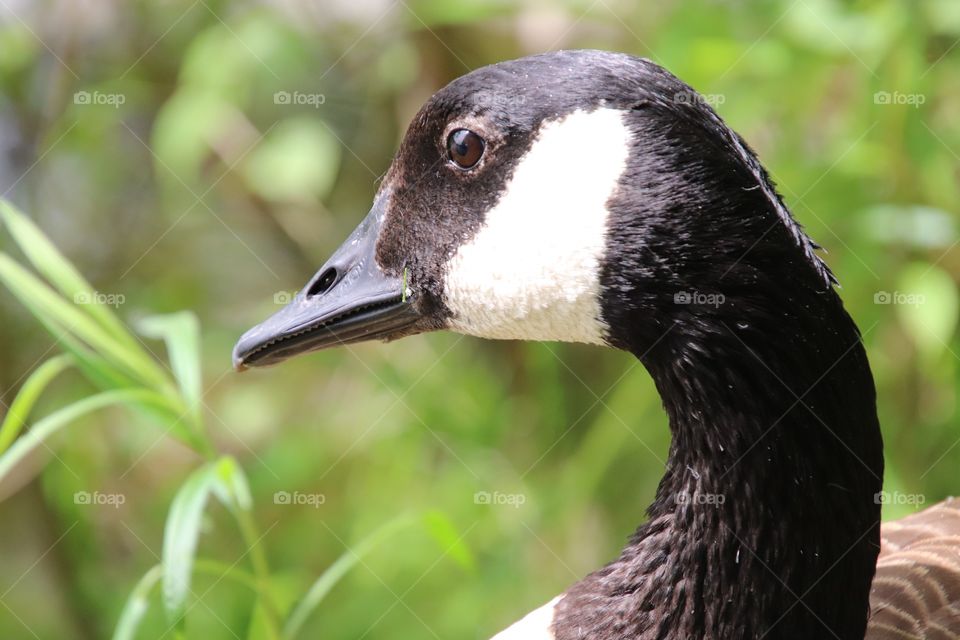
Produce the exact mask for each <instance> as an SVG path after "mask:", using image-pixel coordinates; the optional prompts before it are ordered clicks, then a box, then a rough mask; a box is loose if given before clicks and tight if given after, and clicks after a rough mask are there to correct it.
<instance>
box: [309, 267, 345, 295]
mask: <svg viewBox="0 0 960 640" xmlns="http://www.w3.org/2000/svg"><path fill="white" fill-rule="evenodd" d="M338 277H339V274H338V273H337V269H336V268H335V267H330V268H329V269H327V270H326V271H324V272H323V273H321V274H320V277H319V278H317V279H316V280H314V281H313V284H311V285H310V288H309V289H307V297H308V298H312V297H313V296H322V295H323V294H325V293H326V292H327V291H330V289H332V288H333V285H335V284H336V283H337V278H338Z"/></svg>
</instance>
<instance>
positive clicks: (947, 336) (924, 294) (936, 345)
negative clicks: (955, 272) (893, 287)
mask: <svg viewBox="0 0 960 640" xmlns="http://www.w3.org/2000/svg"><path fill="white" fill-rule="evenodd" d="M890 296H891V297H890V302H892V303H893V304H894V305H896V309H897V315H898V316H899V317H900V321H901V322H902V323H903V325H904V327H905V328H906V329H907V332H908V333H909V334H910V335H911V336H912V337H913V341H914V343H915V344H916V345H917V348H918V349H919V350H920V351H921V353H924V354H925V355H928V356H935V355H938V354H940V353H942V352H944V351H946V350H947V349H949V343H950V340H951V339H952V337H953V334H954V331H955V330H956V327H957V313H958V309H960V302H958V300H957V287H956V285H955V284H954V282H953V279H952V278H951V277H950V276H949V275H948V274H947V273H946V272H945V271H943V269H940V268H939V267H937V266H935V265H930V264H926V263H920V262H915V263H912V264H909V265H907V267H906V268H904V270H903V272H902V273H901V274H900V279H899V281H898V290H897V291H896V292H892V293H891V294H890Z"/></svg>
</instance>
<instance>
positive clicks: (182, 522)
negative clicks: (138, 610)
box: [161, 457, 250, 628]
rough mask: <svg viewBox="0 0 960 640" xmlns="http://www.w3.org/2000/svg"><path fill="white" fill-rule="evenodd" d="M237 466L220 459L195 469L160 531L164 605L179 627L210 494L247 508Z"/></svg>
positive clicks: (248, 496)
mask: <svg viewBox="0 0 960 640" xmlns="http://www.w3.org/2000/svg"><path fill="white" fill-rule="evenodd" d="M238 469H239V467H238V466H237V464H236V462H235V461H234V460H233V459H232V458H230V457H223V458H220V459H219V460H216V461H214V462H211V463H208V464H206V465H204V466H203V467H201V468H199V469H197V470H196V471H194V472H193V474H192V475H191V476H190V477H189V478H187V480H186V482H184V483H183V486H181V487H180V490H179V491H178V492H177V495H176V497H175V498H174V499H173V503H172V504H171V505H170V513H169V515H168V516H167V522H166V525H165V526H164V532H163V551H162V554H161V564H162V565H163V606H164V608H165V609H166V612H167V616H168V617H169V618H170V620H171V622H174V623H176V624H177V625H178V626H180V627H181V628H182V625H183V616H184V612H185V610H186V603H187V596H188V595H189V593H190V580H191V576H192V572H193V565H194V559H195V556H196V552H197V542H198V540H199V538H200V525H201V522H202V519H203V511H204V508H205V506H206V503H207V498H208V497H209V496H210V494H211V493H212V494H214V495H216V496H217V498H219V499H220V500H221V501H222V502H224V504H226V505H227V506H228V507H231V508H239V509H243V510H246V509H249V507H250V492H249V489H248V488H247V486H246V481H245V480H242V474H240V473H239V471H238Z"/></svg>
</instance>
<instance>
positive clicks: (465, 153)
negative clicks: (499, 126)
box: [447, 129, 486, 169]
mask: <svg viewBox="0 0 960 640" xmlns="http://www.w3.org/2000/svg"><path fill="white" fill-rule="evenodd" d="M485 146H486V144H485V143H484V141H483V138H481V137H480V136H479V135H477V134H476V133H474V132H473V131H470V130H469V129H457V130H456V131H453V132H451V133H450V136H449V137H448V138H447V154H448V155H449V156H450V159H451V160H452V161H453V162H454V164H456V165H457V166H458V167H460V168H461V169H469V168H471V167H473V166H474V165H476V164H477V163H478V162H480V157H481V156H482V155H483V149H484V147H485Z"/></svg>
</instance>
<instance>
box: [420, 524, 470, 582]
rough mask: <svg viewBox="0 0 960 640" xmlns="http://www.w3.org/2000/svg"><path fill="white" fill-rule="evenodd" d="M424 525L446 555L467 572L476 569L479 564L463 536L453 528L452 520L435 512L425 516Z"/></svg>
mask: <svg viewBox="0 0 960 640" xmlns="http://www.w3.org/2000/svg"><path fill="white" fill-rule="evenodd" d="M423 524H424V526H425V527H426V529H427V533H429V534H430V536H431V537H432V538H433V539H434V540H435V541H436V542H437V544H438V545H439V546H440V549H441V551H442V552H443V553H444V554H445V555H449V556H450V557H451V558H453V559H454V561H456V563H457V564H459V565H460V566H461V567H462V568H464V569H466V570H467V571H474V570H475V569H476V566H477V563H476V560H475V559H474V557H473V553H471V552H470V547H468V546H467V544H466V543H465V542H464V541H463V535H462V534H461V533H459V532H458V531H457V528H456V527H455V526H453V523H452V522H451V521H450V518H448V517H447V516H446V515H444V514H443V513H441V512H439V511H436V510H434V511H430V512H429V513H427V514H426V515H424V517H423Z"/></svg>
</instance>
